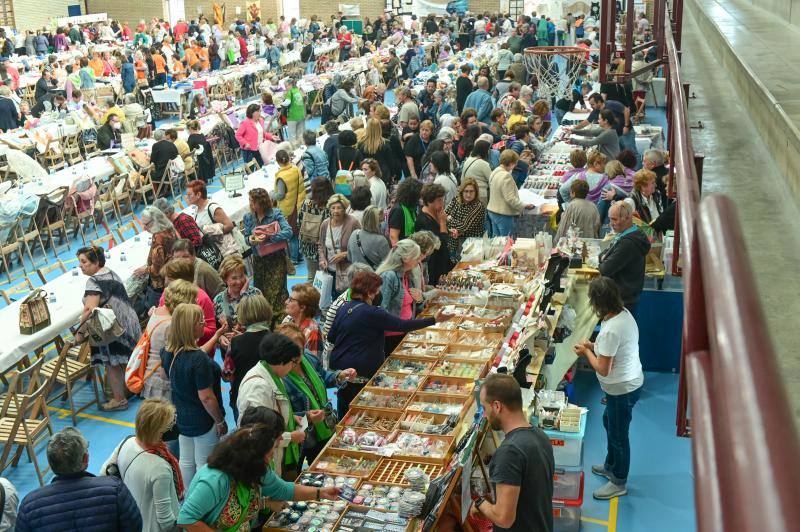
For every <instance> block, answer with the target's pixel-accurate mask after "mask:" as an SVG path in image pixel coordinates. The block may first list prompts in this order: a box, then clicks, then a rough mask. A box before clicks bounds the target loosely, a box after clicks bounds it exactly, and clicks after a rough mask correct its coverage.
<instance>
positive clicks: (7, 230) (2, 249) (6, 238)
mask: <svg viewBox="0 0 800 532" xmlns="http://www.w3.org/2000/svg"><path fill="white" fill-rule="evenodd" d="M14 253H16V254H17V257H18V258H19V263H20V265H21V266H22V271H23V273H24V274H25V275H27V274H28V271H27V270H26V269H25V261H24V260H23V259H22V246H21V245H20V238H19V218H17V220H16V221H15V222H14V223H12V224H10V225H7V226H6V227H4V228H1V229H0V258H2V260H3V266H4V267H5V269H6V277H8V282H9V283H10V282H11V258H12V255H13V254H14Z"/></svg>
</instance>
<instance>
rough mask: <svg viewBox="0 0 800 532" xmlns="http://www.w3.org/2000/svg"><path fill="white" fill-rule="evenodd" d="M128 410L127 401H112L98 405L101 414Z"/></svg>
mask: <svg viewBox="0 0 800 532" xmlns="http://www.w3.org/2000/svg"><path fill="white" fill-rule="evenodd" d="M127 409H128V401H117V400H116V399H112V400H110V401H109V402H107V403H103V404H101V405H100V410H102V411H103V412H116V411H118V410H127Z"/></svg>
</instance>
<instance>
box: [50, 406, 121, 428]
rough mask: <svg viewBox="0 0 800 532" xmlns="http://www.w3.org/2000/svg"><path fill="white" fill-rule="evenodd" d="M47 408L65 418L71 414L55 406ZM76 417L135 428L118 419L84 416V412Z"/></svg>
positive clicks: (92, 415) (91, 415)
mask: <svg viewBox="0 0 800 532" xmlns="http://www.w3.org/2000/svg"><path fill="white" fill-rule="evenodd" d="M47 408H48V409H49V410H53V411H55V412H58V413H59V414H62V415H64V417H67V416H69V415H71V412H70V411H69V410H67V409H66V408H58V407H55V406H48V407H47ZM76 415H77V416H78V417H82V418H86V419H91V420H94V421H103V422H105V423H111V424H112V425H120V426H123V427H130V428H136V425H134V424H133V423H130V422H128V421H121V420H119V419H112V418H110V417H103V416H95V415H94V414H86V413H84V412H79V413H78V414H76ZM62 419H63V418H62Z"/></svg>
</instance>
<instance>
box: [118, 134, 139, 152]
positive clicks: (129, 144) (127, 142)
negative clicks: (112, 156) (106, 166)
mask: <svg viewBox="0 0 800 532" xmlns="http://www.w3.org/2000/svg"><path fill="white" fill-rule="evenodd" d="M120 140H121V142H122V149H123V150H125V151H133V150H135V149H136V137H135V136H134V134H133V133H123V134H122V135H120Z"/></svg>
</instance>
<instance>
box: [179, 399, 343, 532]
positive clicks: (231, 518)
mask: <svg viewBox="0 0 800 532" xmlns="http://www.w3.org/2000/svg"><path fill="white" fill-rule="evenodd" d="M283 430H284V420H283V417H282V416H281V415H280V414H279V413H278V412H275V411H274V410H269V409H266V408H263V407H261V408H252V407H251V408H250V409H248V410H247V411H245V412H244V413H243V414H242V428H240V429H239V430H237V431H236V432H234V433H233V434H231V435H230V436H229V437H227V438H225V439H224V440H222V441H221V442H219V444H217V446H216V447H215V448H214V451H213V452H212V453H211V455H210V456H209V457H208V464H207V465H204V466H203V467H201V468H200V470H199V471H198V472H197V474H196V475H195V476H194V478H193V479H192V483H191V484H190V485H189V489H188V490H187V492H186V498H185V499H184V501H183V505H182V506H181V509H180V513H179V514H178V522H177V524H178V526H179V527H180V528H181V529H183V530H190V531H207V530H223V531H225V532H234V531H239V532H240V531H246V530H250V526H251V521H253V520H254V519H256V518H257V517H258V514H259V513H260V512H261V511H262V510H266V509H270V510H272V511H279V510H280V508H281V507H282V506H283V503H282V502H281V501H309V500H320V499H329V500H334V499H336V498H337V497H338V495H339V488H336V487H333V486H331V487H327V488H315V487H312V486H301V485H299V484H297V485H296V484H292V483H291V482H286V481H283V480H281V479H280V478H279V477H278V476H277V475H276V474H275V472H274V471H273V470H272V469H271V468H270V467H269V464H270V463H271V462H272V460H273V458H274V457H275V454H276V451H277V449H278V448H279V446H280V441H281V433H282V432H283ZM259 529H260V527H259Z"/></svg>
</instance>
